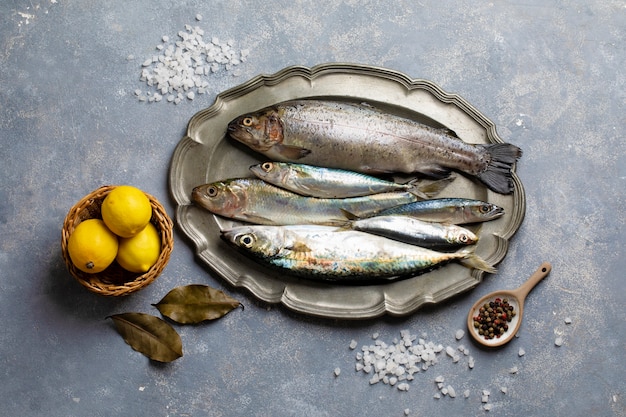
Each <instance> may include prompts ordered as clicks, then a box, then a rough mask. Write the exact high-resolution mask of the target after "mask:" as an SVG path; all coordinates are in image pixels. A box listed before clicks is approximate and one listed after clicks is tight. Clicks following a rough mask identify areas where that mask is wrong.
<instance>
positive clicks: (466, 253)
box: [458, 247, 498, 274]
mask: <svg viewBox="0 0 626 417" xmlns="http://www.w3.org/2000/svg"><path fill="white" fill-rule="evenodd" d="M474 249H475V248H474V247H471V248H466V249H461V250H460V251H459V252H458V253H460V254H462V255H463V257H462V258H461V264H462V265H463V266H465V267H467V268H475V269H478V270H481V271H485V272H488V273H490V274H495V273H496V272H498V270H497V269H496V268H495V267H494V266H493V265H490V264H489V263H488V262H487V261H485V260H484V259H483V258H481V257H480V256H478V255H476V254H475V253H474Z"/></svg>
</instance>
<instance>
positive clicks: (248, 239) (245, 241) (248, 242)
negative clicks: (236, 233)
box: [239, 233, 254, 248]
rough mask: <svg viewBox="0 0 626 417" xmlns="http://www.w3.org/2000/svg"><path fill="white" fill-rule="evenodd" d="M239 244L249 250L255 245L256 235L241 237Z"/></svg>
mask: <svg viewBox="0 0 626 417" xmlns="http://www.w3.org/2000/svg"><path fill="white" fill-rule="evenodd" d="M239 244H241V246H243V247H245V248H249V247H251V246H252V245H253V244H254V235H253V234H250V233H248V234H245V235H242V236H240V237H239Z"/></svg>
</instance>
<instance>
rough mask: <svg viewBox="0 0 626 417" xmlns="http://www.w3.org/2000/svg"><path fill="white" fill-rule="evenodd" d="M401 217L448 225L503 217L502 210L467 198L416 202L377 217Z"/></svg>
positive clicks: (389, 210)
mask: <svg viewBox="0 0 626 417" xmlns="http://www.w3.org/2000/svg"><path fill="white" fill-rule="evenodd" d="M391 215H402V216H411V217H414V218H416V219H420V220H424V221H428V222H439V223H449V224H467V223H480V222H486V221H489V220H493V219H496V218H498V217H500V216H502V215H504V209H503V208H502V207H500V206H497V205H495V204H492V203H488V202H485V201H480V200H472V199H468V198H436V199H433V200H423V201H416V202H413V203H408V204H404V205H401V206H396V207H392V208H389V209H385V210H382V211H380V212H379V213H378V214H377V216H391Z"/></svg>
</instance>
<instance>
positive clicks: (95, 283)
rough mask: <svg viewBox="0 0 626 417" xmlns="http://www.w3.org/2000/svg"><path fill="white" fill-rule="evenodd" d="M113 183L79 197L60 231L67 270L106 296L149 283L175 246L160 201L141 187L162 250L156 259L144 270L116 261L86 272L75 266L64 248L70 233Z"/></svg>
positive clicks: (93, 210) (94, 209) (95, 209)
mask: <svg viewBox="0 0 626 417" xmlns="http://www.w3.org/2000/svg"><path fill="white" fill-rule="evenodd" d="M116 187H117V185H103V186H101V187H99V188H97V189H96V190H94V191H92V192H90V193H89V194H87V195H85V196H84V197H83V198H81V199H80V200H79V201H78V202H77V203H76V204H74V205H73V206H72V207H71V208H70V210H69V211H68V213H67V216H66V217H65V220H64V222H63V229H62V233H61V250H62V254H63V260H64V262H65V265H66V266H67V268H68V271H69V272H70V274H71V275H72V276H73V277H74V278H75V279H76V280H77V281H78V282H79V283H80V284H81V285H82V286H84V287H85V288H87V289H88V290H89V291H91V292H94V293H96V294H100V295H106V296H121V295H128V294H131V293H133V292H135V291H138V290H140V289H142V288H144V287H146V286H147V285H149V284H151V283H152V282H153V281H154V280H155V279H156V278H157V277H158V276H159V275H160V274H161V272H162V271H163V269H165V266H166V265H167V263H168V262H169V258H170V255H171V253H172V250H173V248H174V237H173V222H172V220H171V219H170V217H169V216H168V215H167V212H166V211H165V208H164V207H163V206H162V205H161V203H160V202H159V201H158V200H157V199H156V198H155V197H154V196H152V195H151V194H148V193H146V192H145V191H144V194H146V196H147V197H148V200H150V205H151V206H152V218H151V219H150V222H151V223H152V224H154V225H155V227H156V228H157V230H158V231H159V235H160V237H161V253H160V255H159V258H158V259H157V261H156V263H155V264H154V265H153V266H152V267H151V268H150V269H149V270H148V271H147V272H145V273H143V274H137V273H132V272H129V271H125V270H123V269H122V268H121V267H119V265H117V263H116V262H114V263H113V264H112V265H111V266H109V268H107V269H105V270H104V271H102V272H100V273H97V274H88V273H85V272H83V271H81V270H79V269H78V268H76V266H74V264H73V263H72V261H71V259H70V257H69V252H68V249H67V243H68V240H69V237H70V235H71V234H72V233H73V232H74V229H75V228H76V226H77V225H78V224H80V223H81V222H82V221H84V220H87V219H89V218H97V217H89V216H94V215H95V214H96V213H99V210H100V205H101V204H102V201H103V200H104V198H105V197H106V195H107V194H108V193H109V192H111V191H112V190H113V189H114V188H116Z"/></svg>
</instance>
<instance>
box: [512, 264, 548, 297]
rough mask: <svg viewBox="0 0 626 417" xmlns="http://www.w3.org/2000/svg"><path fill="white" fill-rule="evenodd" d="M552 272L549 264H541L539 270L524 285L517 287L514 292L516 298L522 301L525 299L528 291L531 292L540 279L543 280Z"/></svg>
mask: <svg viewBox="0 0 626 417" xmlns="http://www.w3.org/2000/svg"><path fill="white" fill-rule="evenodd" d="M551 270H552V265H550V263H549V262H544V263H542V264H541V265H540V266H539V268H538V269H537V270H536V271H535V272H534V273H533V274H532V275H531V276H530V278H528V279H527V280H526V282H525V283H523V284H522V285H520V286H519V288H518V289H517V290H515V292H516V293H517V294H518V296H519V297H520V298H521V299H523V298H526V296H527V295H528V293H529V292H530V290H532V289H533V288H534V287H535V285H537V284H538V283H539V281H541V280H542V279H544V278H545V277H546V276H547V275H548V274H549V273H550V271H551Z"/></svg>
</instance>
